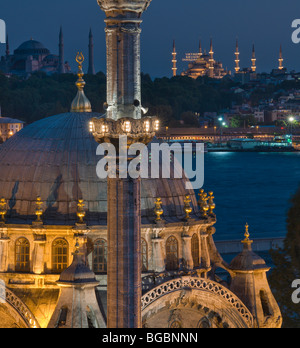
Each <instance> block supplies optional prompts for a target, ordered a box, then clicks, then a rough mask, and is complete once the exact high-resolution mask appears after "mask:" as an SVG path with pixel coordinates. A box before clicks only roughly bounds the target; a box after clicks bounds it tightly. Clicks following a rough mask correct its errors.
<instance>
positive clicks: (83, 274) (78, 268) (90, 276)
mask: <svg viewBox="0 0 300 348" xmlns="http://www.w3.org/2000/svg"><path fill="white" fill-rule="evenodd" d="M58 283H59V284H68V285H76V284H90V283H97V280H96V277H95V273H94V272H92V271H91V270H90V269H89V267H88V266H86V265H85V264H84V262H83V260H82V257H81V255H80V254H79V253H78V252H75V253H74V257H73V262H72V264H71V265H70V266H69V267H68V268H67V269H66V270H64V271H63V272H62V273H61V275H60V277H59V280H58Z"/></svg>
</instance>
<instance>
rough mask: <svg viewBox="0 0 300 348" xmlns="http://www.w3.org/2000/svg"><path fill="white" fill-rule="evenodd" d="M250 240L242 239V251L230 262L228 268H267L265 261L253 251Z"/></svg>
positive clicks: (248, 269) (244, 269) (252, 269)
mask: <svg viewBox="0 0 300 348" xmlns="http://www.w3.org/2000/svg"><path fill="white" fill-rule="evenodd" d="M251 243H252V241H243V244H244V247H243V251H242V252H241V253H240V254H238V255H237V256H236V257H235V258H234V259H233V260H232V261H231V263H230V266H229V267H230V269H232V270H234V271H254V270H262V269H263V270H266V269H268V267H267V265H266V262H265V261H264V260H263V259H262V258H261V257H260V256H258V255H257V254H256V253H254V252H253V250H252V247H251Z"/></svg>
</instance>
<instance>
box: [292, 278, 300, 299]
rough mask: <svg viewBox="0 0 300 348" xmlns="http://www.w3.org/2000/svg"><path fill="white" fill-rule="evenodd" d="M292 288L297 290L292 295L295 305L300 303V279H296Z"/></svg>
mask: <svg viewBox="0 0 300 348" xmlns="http://www.w3.org/2000/svg"><path fill="white" fill-rule="evenodd" d="M292 288H294V289H296V290H295V291H294V292H293V293H292V301H293V303H295V304H299V303H300V279H295V280H294V281H293V283H292Z"/></svg>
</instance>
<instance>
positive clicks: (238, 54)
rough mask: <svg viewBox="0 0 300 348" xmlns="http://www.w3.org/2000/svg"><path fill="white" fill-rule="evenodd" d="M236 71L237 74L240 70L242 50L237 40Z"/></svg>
mask: <svg viewBox="0 0 300 348" xmlns="http://www.w3.org/2000/svg"><path fill="white" fill-rule="evenodd" d="M234 54H235V73H236V74H237V73H238V72H239V71H240V51H239V42H238V40H236V49H235V53H234Z"/></svg>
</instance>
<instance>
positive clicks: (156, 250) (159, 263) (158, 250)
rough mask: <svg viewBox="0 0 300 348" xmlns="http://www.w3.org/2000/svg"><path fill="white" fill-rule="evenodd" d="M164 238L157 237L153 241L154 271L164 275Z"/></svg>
mask: <svg viewBox="0 0 300 348" xmlns="http://www.w3.org/2000/svg"><path fill="white" fill-rule="evenodd" d="M163 242H164V240H163V238H160V237H155V238H153V239H152V248H153V271H154V272H157V273H162V272H164V271H165V268H166V265H165V261H164V257H163V252H162V248H163Z"/></svg>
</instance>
